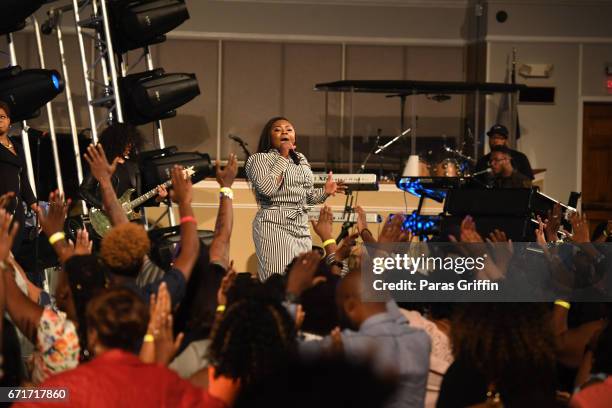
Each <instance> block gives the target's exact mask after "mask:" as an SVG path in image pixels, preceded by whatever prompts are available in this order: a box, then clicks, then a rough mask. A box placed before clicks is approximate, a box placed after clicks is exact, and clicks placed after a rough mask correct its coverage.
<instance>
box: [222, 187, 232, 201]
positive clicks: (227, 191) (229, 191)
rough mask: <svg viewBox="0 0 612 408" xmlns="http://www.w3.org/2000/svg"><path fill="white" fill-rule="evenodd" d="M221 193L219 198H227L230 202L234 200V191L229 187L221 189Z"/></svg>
mask: <svg viewBox="0 0 612 408" xmlns="http://www.w3.org/2000/svg"><path fill="white" fill-rule="evenodd" d="M219 193H220V194H219V198H223V197H227V198H229V199H230V200H233V199H234V191H233V190H232V189H231V188H229V187H221V188H220V189H219Z"/></svg>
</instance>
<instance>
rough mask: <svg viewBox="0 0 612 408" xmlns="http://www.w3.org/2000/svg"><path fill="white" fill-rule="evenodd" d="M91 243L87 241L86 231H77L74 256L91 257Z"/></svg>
mask: <svg viewBox="0 0 612 408" xmlns="http://www.w3.org/2000/svg"><path fill="white" fill-rule="evenodd" d="M92 247H93V241H90V240H89V232H87V229H80V230H77V236H76V242H75V243H74V255H91V249H92Z"/></svg>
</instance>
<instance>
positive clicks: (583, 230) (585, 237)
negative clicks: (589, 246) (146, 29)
mask: <svg viewBox="0 0 612 408" xmlns="http://www.w3.org/2000/svg"><path fill="white" fill-rule="evenodd" d="M570 224H572V241H574V242H576V243H578V244H585V243H587V242H591V234H590V232H589V221H588V220H587V217H586V214H582V215H581V214H580V213H579V212H575V213H573V214H572V215H570Z"/></svg>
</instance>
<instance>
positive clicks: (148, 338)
mask: <svg viewBox="0 0 612 408" xmlns="http://www.w3.org/2000/svg"><path fill="white" fill-rule="evenodd" d="M142 341H143V342H144V343H153V342H154V341H155V337H153V335H152V334H148V333H147V334H145V336H144V339H142Z"/></svg>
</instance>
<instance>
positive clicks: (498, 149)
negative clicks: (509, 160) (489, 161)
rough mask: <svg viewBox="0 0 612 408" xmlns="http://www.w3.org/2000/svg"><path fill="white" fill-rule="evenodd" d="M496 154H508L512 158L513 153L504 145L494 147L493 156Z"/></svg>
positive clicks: (492, 149)
mask: <svg viewBox="0 0 612 408" xmlns="http://www.w3.org/2000/svg"><path fill="white" fill-rule="evenodd" d="M494 152H499V153H504V154H507V155H508V156H509V157H512V151H511V150H510V149H509V148H508V147H506V146H504V145H498V146H493V147H492V148H491V154H493V153H494Z"/></svg>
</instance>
